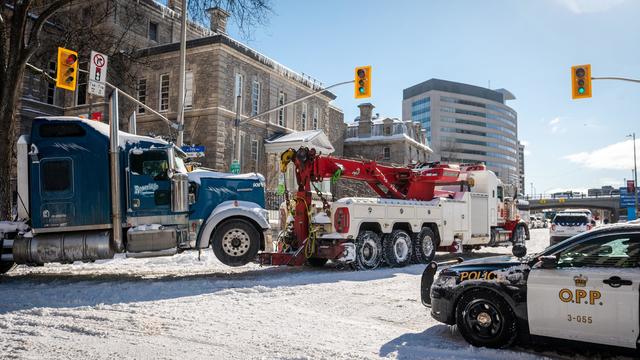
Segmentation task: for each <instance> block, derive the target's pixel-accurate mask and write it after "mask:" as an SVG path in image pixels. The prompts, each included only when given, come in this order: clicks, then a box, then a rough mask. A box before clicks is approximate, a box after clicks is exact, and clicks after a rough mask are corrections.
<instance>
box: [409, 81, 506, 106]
mask: <svg viewBox="0 0 640 360" xmlns="http://www.w3.org/2000/svg"><path fill="white" fill-rule="evenodd" d="M431 90H439V91H444V92H450V93H454V94H460V95H468V96H475V97H479V98H483V99H487V100H491V101H495V102H499V103H502V104H504V102H505V100H513V99H515V96H514V95H513V94H512V93H510V92H509V91H507V90H505V89H499V90H491V89H487V88H483V87H480V86H475V85H469V84H463V83H459V82H454V81H448V80H441V79H429V80H427V81H424V82H421V83H420V84H417V85H413V86H411V87H408V88H406V89H404V90H403V91H402V99H403V100H404V99H408V98H411V97H414V96H416V95H420V94H422V93H425V92H427V91H431Z"/></svg>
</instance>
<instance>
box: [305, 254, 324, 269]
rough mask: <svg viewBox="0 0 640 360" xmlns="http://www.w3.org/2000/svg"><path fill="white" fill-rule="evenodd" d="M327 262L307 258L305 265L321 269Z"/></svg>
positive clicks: (320, 259) (321, 259) (315, 258)
mask: <svg viewBox="0 0 640 360" xmlns="http://www.w3.org/2000/svg"><path fill="white" fill-rule="evenodd" d="M327 261H329V259H323V258H317V257H310V258H307V264H309V266H311V267H315V268H320V267H323V266H324V265H325V264H326V263H327Z"/></svg>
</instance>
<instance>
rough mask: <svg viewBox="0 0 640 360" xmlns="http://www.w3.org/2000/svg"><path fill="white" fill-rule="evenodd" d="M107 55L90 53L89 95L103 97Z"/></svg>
mask: <svg viewBox="0 0 640 360" xmlns="http://www.w3.org/2000/svg"><path fill="white" fill-rule="evenodd" d="M108 61H109V60H108V58H107V55H104V54H100V53H99V52H97V51H91V58H90V61H89V64H90V67H89V88H88V90H87V91H88V92H89V94H94V95H97V96H104V90H105V82H106V81H107V65H108Z"/></svg>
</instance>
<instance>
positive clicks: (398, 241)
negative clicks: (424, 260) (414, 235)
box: [382, 230, 413, 267]
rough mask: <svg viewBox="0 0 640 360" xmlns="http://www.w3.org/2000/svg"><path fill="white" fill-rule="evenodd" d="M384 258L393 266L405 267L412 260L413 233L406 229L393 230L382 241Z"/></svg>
mask: <svg viewBox="0 0 640 360" xmlns="http://www.w3.org/2000/svg"><path fill="white" fill-rule="evenodd" d="M382 253H383V254H384V259H385V261H386V262H387V264H389V266H391V267H403V266H405V265H407V264H408V263H409V262H410V261H411V256H412V253H413V247H412V246H411V235H409V233H407V232H406V231H404V230H393V231H392V232H391V234H388V235H385V237H384V240H383V241H382Z"/></svg>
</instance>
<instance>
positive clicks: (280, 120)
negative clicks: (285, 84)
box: [278, 91, 287, 126]
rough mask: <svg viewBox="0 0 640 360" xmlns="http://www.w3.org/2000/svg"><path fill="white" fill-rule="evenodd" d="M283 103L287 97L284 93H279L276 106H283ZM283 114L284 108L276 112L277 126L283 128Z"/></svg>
mask: <svg viewBox="0 0 640 360" xmlns="http://www.w3.org/2000/svg"><path fill="white" fill-rule="evenodd" d="M285 101H287V95H286V94H285V93H284V92H282V91H280V93H279V94H278V105H284V103H285ZM284 114H285V108H282V109H280V110H278V125H280V126H285V125H284V122H285V119H284Z"/></svg>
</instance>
